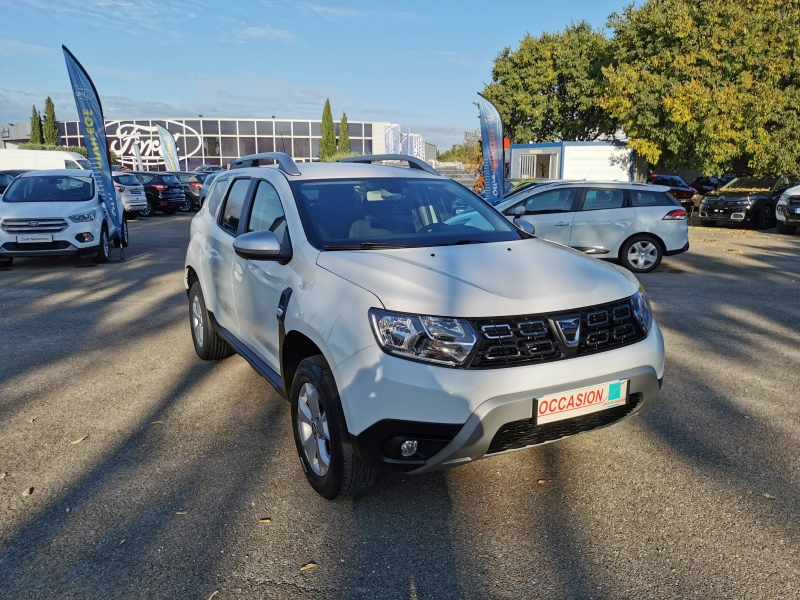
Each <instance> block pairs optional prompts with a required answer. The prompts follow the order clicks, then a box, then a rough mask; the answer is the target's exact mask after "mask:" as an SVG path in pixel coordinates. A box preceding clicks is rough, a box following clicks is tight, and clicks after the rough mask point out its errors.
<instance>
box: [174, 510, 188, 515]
mask: <svg viewBox="0 0 800 600" xmlns="http://www.w3.org/2000/svg"><path fill="white" fill-rule="evenodd" d="M188 513H189V511H188V510H179V511H178V512H176V513H175V514H176V515H185V514H188Z"/></svg>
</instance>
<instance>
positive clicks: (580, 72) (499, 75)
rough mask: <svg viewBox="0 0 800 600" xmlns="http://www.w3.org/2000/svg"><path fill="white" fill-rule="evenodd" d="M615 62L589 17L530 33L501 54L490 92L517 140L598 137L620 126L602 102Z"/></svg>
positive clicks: (605, 40)
mask: <svg viewBox="0 0 800 600" xmlns="http://www.w3.org/2000/svg"><path fill="white" fill-rule="evenodd" d="M610 62H611V54H610V46H609V41H608V40H607V39H606V37H605V35H604V34H603V32H602V31H599V30H595V29H592V27H591V26H590V25H589V24H588V23H586V22H585V21H582V22H580V23H572V24H571V25H569V26H568V27H567V28H566V29H564V31H563V32H558V33H553V34H551V33H544V34H542V35H541V36H540V37H533V36H530V35H526V36H525V38H523V39H522V41H521V42H520V44H519V48H518V49H516V50H512V49H511V48H505V49H504V50H503V51H502V52H500V53H499V54H498V55H497V58H496V59H495V60H494V68H493V69H492V83H490V84H489V85H488V86H486V89H485V90H484V95H485V96H486V97H487V98H489V99H490V100H491V101H492V102H494V104H495V106H497V109H498V111H500V115H501V117H502V119H503V123H504V125H505V126H506V131H507V132H508V133H509V134H511V136H512V137H513V139H514V140H515V141H516V142H520V143H524V142H528V141H530V140H532V141H535V142H549V141H557V140H568V141H581V140H594V139H597V138H598V137H599V136H601V135H603V134H613V133H614V132H615V131H616V130H617V123H616V122H615V120H614V119H613V118H612V117H611V116H610V115H609V114H608V112H607V111H606V110H604V109H603V108H602V107H601V106H600V102H599V100H600V97H601V96H602V94H603V85H604V82H603V72H602V68H603V67H604V66H607V65H608V64H610Z"/></svg>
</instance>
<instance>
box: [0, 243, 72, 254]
mask: <svg viewBox="0 0 800 600" xmlns="http://www.w3.org/2000/svg"><path fill="white" fill-rule="evenodd" d="M70 246H72V244H70V243H69V242H64V241H61V242H35V243H30V244H18V243H17V242H6V243H5V244H3V249H4V250H8V251H10V252H25V251H26V250H67V249H68V248H69V247H70Z"/></svg>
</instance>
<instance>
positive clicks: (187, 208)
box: [179, 194, 194, 213]
mask: <svg viewBox="0 0 800 600" xmlns="http://www.w3.org/2000/svg"><path fill="white" fill-rule="evenodd" d="M184 199H185V200H186V201H185V202H184V203H183V204H181V205H180V209H179V210H180V211H181V212H185V213H187V212H191V210H192V208H193V207H194V199H193V198H192V197H191V196H190V195H188V194H186V195H185V196H184Z"/></svg>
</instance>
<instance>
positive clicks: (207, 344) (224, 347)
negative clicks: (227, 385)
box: [189, 281, 233, 360]
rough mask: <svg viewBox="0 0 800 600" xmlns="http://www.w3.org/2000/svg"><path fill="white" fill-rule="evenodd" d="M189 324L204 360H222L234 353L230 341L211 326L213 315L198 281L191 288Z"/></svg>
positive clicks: (196, 349) (195, 343)
mask: <svg viewBox="0 0 800 600" xmlns="http://www.w3.org/2000/svg"><path fill="white" fill-rule="evenodd" d="M189 325H190V326H191V328H192V341H193V342H194V351H195V352H196V353H197V356H199V357H200V358H202V359H203V360H220V359H222V358H228V357H229V356H231V355H233V350H232V349H231V347H230V346H229V345H228V342H226V341H225V340H223V339H222V338H221V337H220V336H219V334H217V333H216V332H215V331H214V330H213V328H212V327H211V317H209V315H208V310H206V301H205V299H204V298H203V291H202V290H201V289H200V283H199V282H198V281H195V282H194V283H193V284H192V288H191V290H189Z"/></svg>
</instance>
